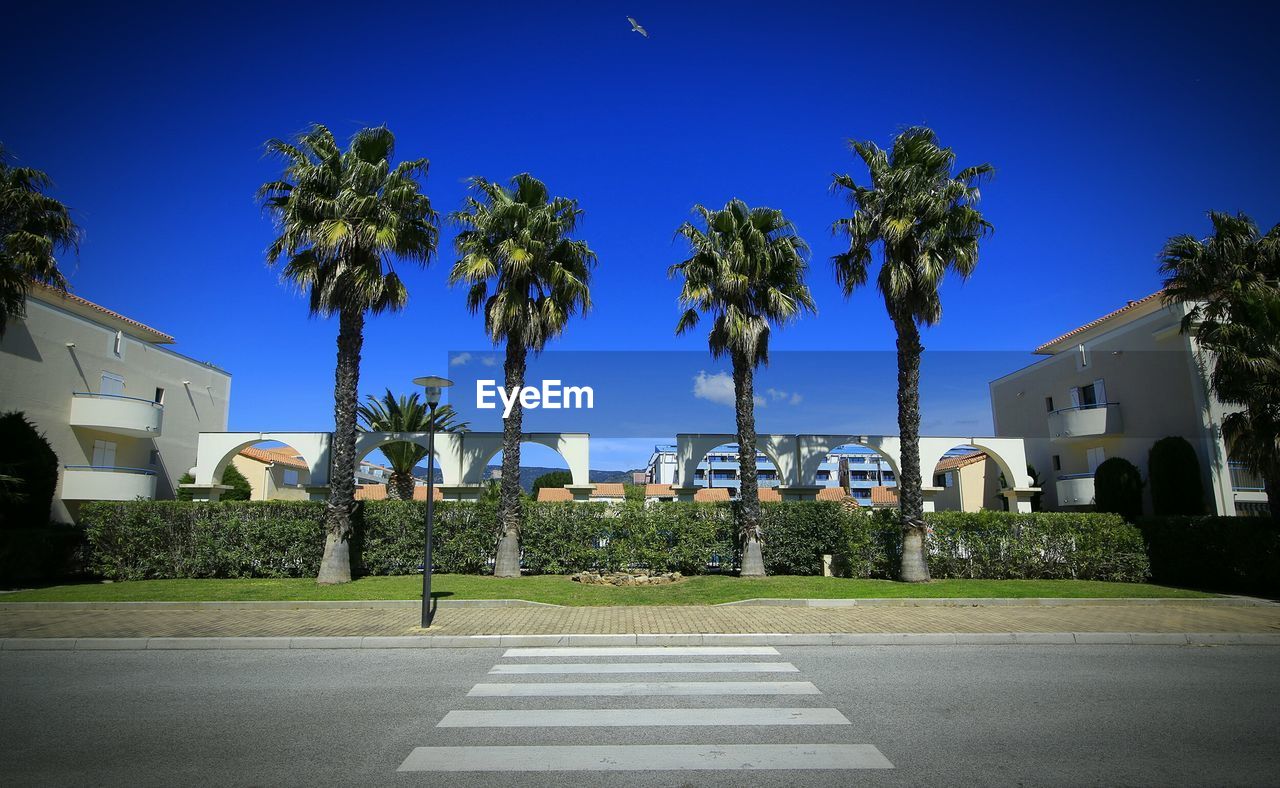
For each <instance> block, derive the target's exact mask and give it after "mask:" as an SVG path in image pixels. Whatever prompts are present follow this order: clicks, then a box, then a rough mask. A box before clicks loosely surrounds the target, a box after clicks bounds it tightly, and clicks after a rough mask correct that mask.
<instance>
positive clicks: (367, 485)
mask: <svg viewBox="0 0 1280 788" xmlns="http://www.w3.org/2000/svg"><path fill="white" fill-rule="evenodd" d="M448 441H449V435H448V434H446V433H437V434H436V436H435V442H436V446H435V459H436V461H435V468H434V476H435V480H434V481H435V484H437V485H439V484H442V483H443V482H444V481H445V478H446V477H448V476H451V475H452V474H450V473H446V470H445V467H444V463H443V462H442V461H441V458H442V457H443V456H444V454H443V452H442V451H441V450H442V448H444V447H445V446H446V445H448ZM428 445H430V436H428V435H427V434H426V433H416V432H415V433H391V432H361V433H360V434H359V435H358V436H357V438H356V469H355V476H356V498H357V499H360V500H368V499H372V500H379V499H383V498H390V499H393V500H405V501H408V500H414V499H424V500H425V496H426V486H427V447H428ZM449 481H450V483H454V482H453V480H452V479H449Z"/></svg>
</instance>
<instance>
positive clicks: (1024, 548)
mask: <svg viewBox="0 0 1280 788" xmlns="http://www.w3.org/2000/svg"><path fill="white" fill-rule="evenodd" d="M763 509H764V518H765V522H764V531H765V546H764V560H765V567H766V569H767V570H768V572H769V573H770V574H778V575H782V574H786V575H815V574H820V573H821V572H822V556H823V555H824V554H830V555H834V556H837V557H838V559H839V564H838V566H839V573H840V574H843V575H845V576H851V577H876V578H886V577H892V575H893V572H894V571H895V569H896V567H897V564H898V556H899V554H900V550H901V535H900V532H899V529H898V527H897V525H896V523H895V520H894V513H892V512H887V511H879V512H867V511H847V510H845V509H844V508H843V507H842V506H840V505H839V504H835V503H826V502H806V503H800V502H788V503H778V504H766V505H765V506H764V507H763ZM424 510H425V505H424V504H422V503H418V502H409V501H368V502H365V503H364V504H362V505H361V506H360V507H359V508H358V510H357V514H356V520H355V538H354V539H353V556H354V559H353V560H354V561H355V565H356V566H355V568H356V571H357V572H359V573H363V574H373V575H400V574H410V573H413V572H416V571H417V569H418V567H419V565H420V564H421V560H422V559H421V556H422V523H423V517H424V513H425V511H424ZM323 512H324V504H323V503H318V502H301V501H300V502H268V503H251V502H244V503H214V504H208V503H195V504H192V503H185V502H176V501H134V502H121V503H107V502H103V503H92V504H86V505H85V506H83V507H82V509H81V518H82V521H83V523H84V524H85V525H86V527H87V530H88V535H89V539H90V541H91V543H92V555H91V569H92V570H93V571H94V572H96V573H98V574H100V575H102V576H104V577H108V578H112V579H117V580H135V579H144V578H179V577H307V576H310V575H314V574H315V572H316V568H317V566H318V564H319V561H320V557H321V552H322V549H323V543H324V539H323V525H322V517H323ZM436 515H437V516H436V522H435V526H434V536H433V551H434V552H433V556H432V558H433V560H432V563H433V565H434V566H435V568H436V571H440V572H453V573H463V574H478V573H483V572H485V571H488V569H489V562H490V560H491V559H492V556H493V552H494V548H495V545H496V542H497V534H496V532H495V530H494V525H493V524H494V523H495V522H496V516H495V512H494V504H492V503H487V502H481V503H456V502H445V503H442V504H438V505H437V506H436ZM927 520H928V522H929V524H930V526H931V527H932V528H933V533H932V535H931V537H930V542H929V547H930V557H929V564H930V569H931V571H932V572H933V576H934V577H937V578H949V577H965V578H989V579H1009V578H1078V579H1089V580H1117V581H1133V582H1137V581H1141V580H1143V579H1145V578H1146V576H1147V573H1148V570H1147V561H1146V555H1145V552H1144V550H1143V543H1142V537H1141V535H1140V533H1139V532H1138V531H1137V529H1136V528H1134V527H1133V526H1131V525H1129V524H1127V523H1125V522H1124V520H1123V519H1122V518H1120V517H1118V516H1116V515H1099V514H1076V513H1071V514H1057V513H1035V514H1015V513H1006V512H977V513H961V512H939V513H935V514H930V515H928V516H927ZM523 549H524V565H525V568H526V570H528V571H530V572H533V573H541V574H564V573H568V572H575V571H581V570H584V569H620V568H628V567H644V568H647V569H649V570H651V571H678V572H682V573H684V574H700V573H705V572H708V571H716V570H717V569H723V570H724V571H730V570H731V569H732V568H734V567H735V566H736V563H737V560H738V545H737V544H736V536H735V529H734V511H733V505H725V504H696V503H677V502H672V503H664V504H661V505H657V506H653V505H650V506H645V505H643V504H641V503H639V502H628V503H624V504H603V503H600V504H592V503H585V504H577V503H526V504H525V525H524V532H523Z"/></svg>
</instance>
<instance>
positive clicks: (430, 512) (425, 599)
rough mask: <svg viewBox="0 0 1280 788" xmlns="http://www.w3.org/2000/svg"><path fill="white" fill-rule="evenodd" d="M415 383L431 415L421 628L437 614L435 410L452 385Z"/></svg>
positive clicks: (430, 379)
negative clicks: (433, 582) (434, 570)
mask: <svg viewBox="0 0 1280 788" xmlns="http://www.w3.org/2000/svg"><path fill="white" fill-rule="evenodd" d="M413 382H414V383H415V384H417V385H419V386H422V387H423V388H424V389H425V390H426V393H427V407H428V408H430V409H431V416H430V418H429V419H428V420H427V523H426V533H425V534H424V539H423V542H424V544H423V548H422V628H423V629H426V628H427V627H429V626H431V619H432V618H434V617H435V613H434V612H433V611H432V610H431V524H432V520H433V519H434V518H435V503H436V496H435V481H436V408H437V407H439V406H440V395H441V394H443V393H444V390H445V389H446V388H448V387H449V386H452V385H453V381H452V380H449V379H448V378H441V377H436V376H435V375H427V376H426V377H421V378H414V379H413Z"/></svg>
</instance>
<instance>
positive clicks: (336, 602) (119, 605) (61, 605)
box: [0, 597, 564, 612]
mask: <svg viewBox="0 0 1280 788" xmlns="http://www.w3.org/2000/svg"><path fill="white" fill-rule="evenodd" d="M433 601H434V602H435V606H436V607H438V608H464V607H472V608H485V607H557V608H558V607H564V606H563V605H553V604H550V603H549V602H530V601H528V600H526V599H441V598H439V597H433ZM420 607H422V600H421V599H348V600H342V599H312V600H297V601H292V602H290V601H284V602H279V601H250V602H233V601H226V602H0V612H4V611H14V612H22V611H24V610H27V611H30V610H220V609H232V610H323V609H329V608H339V609H341V608H346V609H352V608H362V609H382V610H392V609H395V610H399V609H402V608H405V609H409V608H411V609H413V610H417V609H418V608H420Z"/></svg>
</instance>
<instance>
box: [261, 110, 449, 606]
mask: <svg viewBox="0 0 1280 788" xmlns="http://www.w3.org/2000/svg"><path fill="white" fill-rule="evenodd" d="M266 150H267V153H269V154H271V155H273V156H275V157H277V158H279V159H281V160H283V161H284V173H283V174H282V176H281V178H280V179H279V180H276V181H271V182H268V183H265V184H263V185H262V188H261V189H259V191H258V197H259V199H260V200H261V201H262V203H263V206H264V207H265V208H266V209H267V210H269V211H270V212H271V214H272V216H273V217H274V219H275V224H276V229H277V230H278V232H279V237H277V238H276V239H275V240H274V241H273V242H272V243H271V245H270V246H269V247H268V248H267V262H268V263H269V264H273V265H274V264H275V263H277V262H278V261H280V260H281V259H285V260H287V262H286V263H285V266H284V269H283V272H282V276H283V278H284V279H285V280H287V281H289V282H291V283H293V284H294V285H296V286H297V287H298V288H300V289H302V290H304V291H305V292H306V293H307V294H308V296H309V297H310V310H311V314H312V315H319V316H323V317H328V316H331V315H334V314H336V315H337V316H338V361H337V369H336V372H335V376H334V386H333V399H334V405H333V417H334V431H333V444H332V446H331V452H332V456H333V462H332V472H331V475H330V479H329V484H330V488H329V490H330V492H329V503H328V506H327V507H326V510H325V530H326V535H325V548H324V559H323V560H322V562H321V564H320V572H319V576H318V577H317V578H316V580H317V582H319V583H345V582H347V581H349V580H350V579H351V555H350V545H349V543H348V540H349V539H350V536H351V510H352V508H353V507H354V506H355V441H356V404H357V396H358V394H357V392H358V387H359V380H360V348H361V346H362V345H363V344H364V319H365V314H366V313H372V314H378V313H380V312H386V311H396V310H399V309H402V308H403V307H404V305H405V301H406V300H407V299H408V293H407V291H406V290H405V286H404V283H403V282H402V281H401V280H400V277H399V276H398V275H397V274H396V272H395V269H394V268H393V266H392V261H393V260H394V259H395V258H400V259H403V260H409V261H412V262H415V263H417V264H419V265H422V266H425V265H426V264H427V263H428V262H429V261H430V259H431V255H432V254H434V253H435V250H436V242H437V238H438V230H437V229H436V213H435V211H433V210H432V209H431V201H430V200H428V199H427V197H426V195H425V194H423V193H422V190H421V185H420V183H419V181H418V179H419V178H421V177H425V175H426V172H427V166H428V162H427V160H426V159H413V160H410V161H402V162H400V163H399V164H396V165H395V166H392V164H391V159H392V156H393V154H394V153H395V137H394V136H393V135H392V134H391V132H390V131H389V130H388V129H387V128H386V127H378V128H367V129H361V130H360V131H358V132H356V133H355V135H354V136H352V138H351V144H350V145H349V146H348V148H347V150H346V151H343V150H341V149H340V148H339V147H338V143H337V141H336V140H335V139H334V136H333V133H332V132H330V131H329V129H327V128H325V127H324V126H321V125H319V124H317V125H315V126H313V127H312V128H311V129H310V130H309V131H307V132H305V133H303V134H301V135H300V136H299V137H298V138H297V139H296V141H294V142H287V141H285V140H280V139H273V140H270V141H269V142H267V144H266Z"/></svg>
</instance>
